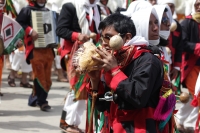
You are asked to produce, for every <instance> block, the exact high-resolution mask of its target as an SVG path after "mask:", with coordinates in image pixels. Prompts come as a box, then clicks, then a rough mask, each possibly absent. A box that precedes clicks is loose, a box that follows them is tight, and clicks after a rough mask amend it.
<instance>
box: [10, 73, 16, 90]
mask: <svg viewBox="0 0 200 133" xmlns="http://www.w3.org/2000/svg"><path fill="white" fill-rule="evenodd" d="M8 85H9V86H10V87H16V84H15V79H14V78H10V75H8Z"/></svg>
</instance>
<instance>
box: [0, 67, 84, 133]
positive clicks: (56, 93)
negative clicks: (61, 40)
mask: <svg viewBox="0 0 200 133" xmlns="http://www.w3.org/2000/svg"><path fill="white" fill-rule="evenodd" d="M7 77H8V71H7V70H4V72H3V78H2V80H3V81H2V89H1V91H2V93H3V94H4V96H3V97H1V103H0V133H61V131H60V129H59V121H60V117H61V116H60V115H61V111H62V108H63V103H64V97H65V95H66V94H67V92H68V91H69V84H68V83H64V82H57V81H56V78H57V77H56V76H54V75H52V80H53V84H52V89H51V90H50V92H49V96H48V102H49V105H51V106H52V109H51V111H50V112H43V111H40V109H39V108H37V107H29V106H28V105H27V103H28V97H29V95H30V93H31V89H27V88H22V87H19V79H16V85H17V87H10V86H9V85H8V84H7ZM30 83H31V82H30ZM80 128H81V129H84V128H85V115H84V117H83V121H82V123H81V125H80Z"/></svg>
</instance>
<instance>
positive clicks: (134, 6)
mask: <svg viewBox="0 0 200 133" xmlns="http://www.w3.org/2000/svg"><path fill="white" fill-rule="evenodd" d="M151 6H152V5H151V4H150V3H149V2H147V1H134V2H132V3H131V4H130V5H129V7H128V9H127V11H122V12H120V13H121V14H123V15H126V16H128V17H131V15H132V14H133V13H134V12H136V11H138V10H141V9H146V8H148V7H151Z"/></svg>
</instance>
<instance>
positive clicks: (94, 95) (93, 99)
mask: <svg viewBox="0 0 200 133" xmlns="http://www.w3.org/2000/svg"><path fill="white" fill-rule="evenodd" d="M96 99H97V92H94V91H93V92H92V108H91V112H90V121H89V129H88V133H92V132H93V131H92V126H93V114H94V106H95V102H96Z"/></svg>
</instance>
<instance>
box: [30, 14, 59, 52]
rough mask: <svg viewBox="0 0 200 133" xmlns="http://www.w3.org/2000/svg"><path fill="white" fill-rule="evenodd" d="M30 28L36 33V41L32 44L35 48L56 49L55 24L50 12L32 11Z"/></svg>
mask: <svg viewBox="0 0 200 133" xmlns="http://www.w3.org/2000/svg"><path fill="white" fill-rule="evenodd" d="M31 15H32V26H33V29H34V30H35V31H36V32H37V33H38V39H37V40H36V41H35V42H34V46H35V48H42V47H44V48H45V47H52V46H53V47H57V42H56V34H55V28H56V22H55V19H54V14H53V12H52V11H45V12H41V11H32V12H31Z"/></svg>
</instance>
